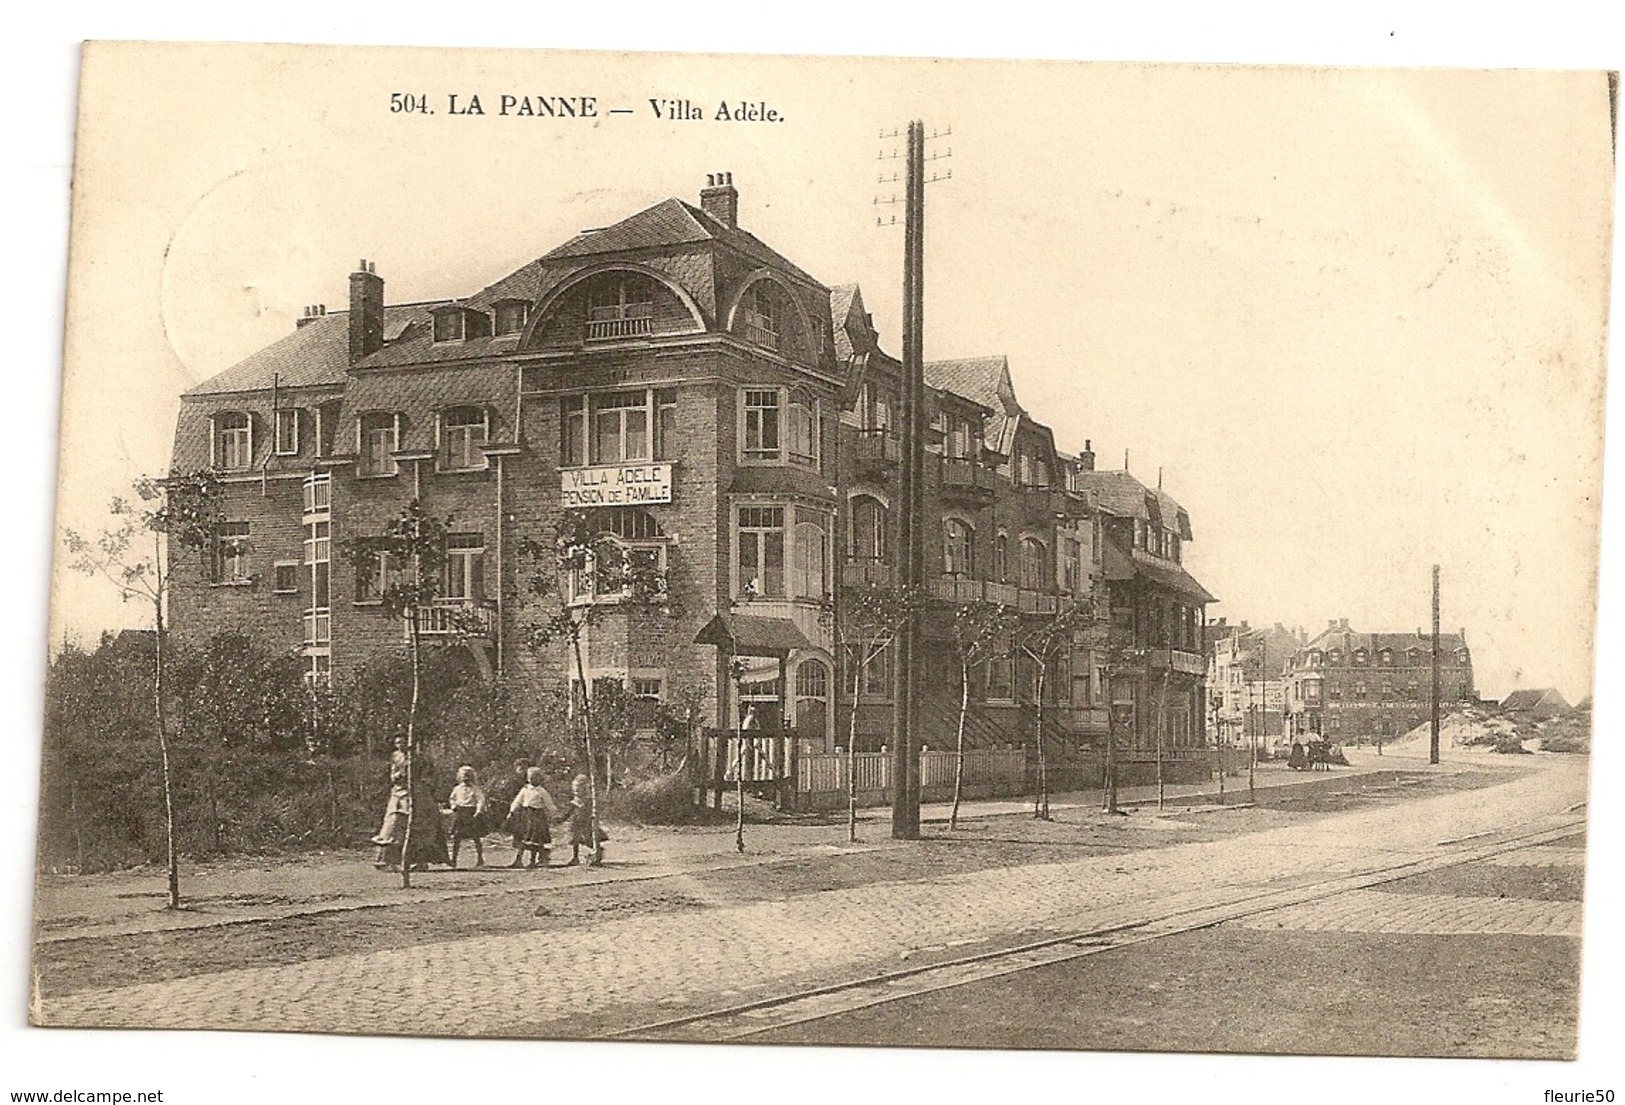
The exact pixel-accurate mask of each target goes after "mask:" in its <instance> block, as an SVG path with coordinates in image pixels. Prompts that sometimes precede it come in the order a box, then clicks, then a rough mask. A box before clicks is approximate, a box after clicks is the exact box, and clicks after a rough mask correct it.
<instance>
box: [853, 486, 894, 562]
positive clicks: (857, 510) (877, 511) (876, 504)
mask: <svg viewBox="0 0 1625 1105" xmlns="http://www.w3.org/2000/svg"><path fill="white" fill-rule="evenodd" d="M850 555H851V556H852V558H853V559H854V560H884V559H886V508H885V507H883V506H881V505H880V500H879V499H876V498H874V497H873V496H871V495H859V496H858V497H856V498H855V499H853V500H852V529H851V548H850Z"/></svg>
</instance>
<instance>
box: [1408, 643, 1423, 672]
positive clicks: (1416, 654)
mask: <svg viewBox="0 0 1625 1105" xmlns="http://www.w3.org/2000/svg"><path fill="white" fill-rule="evenodd" d="M1421 662H1422V650H1421V649H1419V648H1412V649H1407V650H1406V651H1405V663H1407V664H1409V665H1410V666H1411V667H1413V668H1414V667H1416V666H1417V665H1418V664H1420V663H1421Z"/></svg>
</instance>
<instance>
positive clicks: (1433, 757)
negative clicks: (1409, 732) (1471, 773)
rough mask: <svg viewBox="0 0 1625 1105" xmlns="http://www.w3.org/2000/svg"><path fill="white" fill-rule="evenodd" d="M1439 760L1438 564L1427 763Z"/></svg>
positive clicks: (1434, 762)
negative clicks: (1431, 716)
mask: <svg viewBox="0 0 1625 1105" xmlns="http://www.w3.org/2000/svg"><path fill="white" fill-rule="evenodd" d="M1438 762H1439V566H1438V565H1437V564H1435V565H1434V566H1433V720H1432V724H1430V725H1429V726H1428V763H1430V764H1436V763H1438Z"/></svg>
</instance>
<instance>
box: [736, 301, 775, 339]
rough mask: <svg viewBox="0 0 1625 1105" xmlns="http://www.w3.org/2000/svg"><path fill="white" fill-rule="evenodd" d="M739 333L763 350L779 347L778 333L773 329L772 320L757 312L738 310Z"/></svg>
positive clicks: (745, 309) (746, 309)
mask: <svg viewBox="0 0 1625 1105" xmlns="http://www.w3.org/2000/svg"><path fill="white" fill-rule="evenodd" d="M739 332H740V334H741V335H742V336H743V337H744V339H745V340H746V341H748V342H750V343H751V344H752V345H760V346H762V347H763V348H764V349H777V348H778V347H779V332H778V331H777V330H776V329H774V328H773V320H772V319H770V318H768V317H767V316H766V315H764V314H761V313H760V312H758V311H752V310H749V309H748V308H745V307H741V308H739Z"/></svg>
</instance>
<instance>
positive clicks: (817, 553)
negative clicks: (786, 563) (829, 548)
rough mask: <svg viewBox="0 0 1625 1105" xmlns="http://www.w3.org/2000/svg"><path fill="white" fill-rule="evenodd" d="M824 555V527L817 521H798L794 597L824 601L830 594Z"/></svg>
mask: <svg viewBox="0 0 1625 1105" xmlns="http://www.w3.org/2000/svg"><path fill="white" fill-rule="evenodd" d="M825 562H826V558H825V556H824V527H823V526H820V525H819V524H818V523H816V522H797V523H796V548H795V562H794V571H793V576H794V580H793V582H794V585H795V591H794V594H793V597H794V598H798V599H816V600H818V601H820V602H822V601H823V600H824V599H825V597H826V596H828V594H829V573H828V571H827V570H826V563H825Z"/></svg>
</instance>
